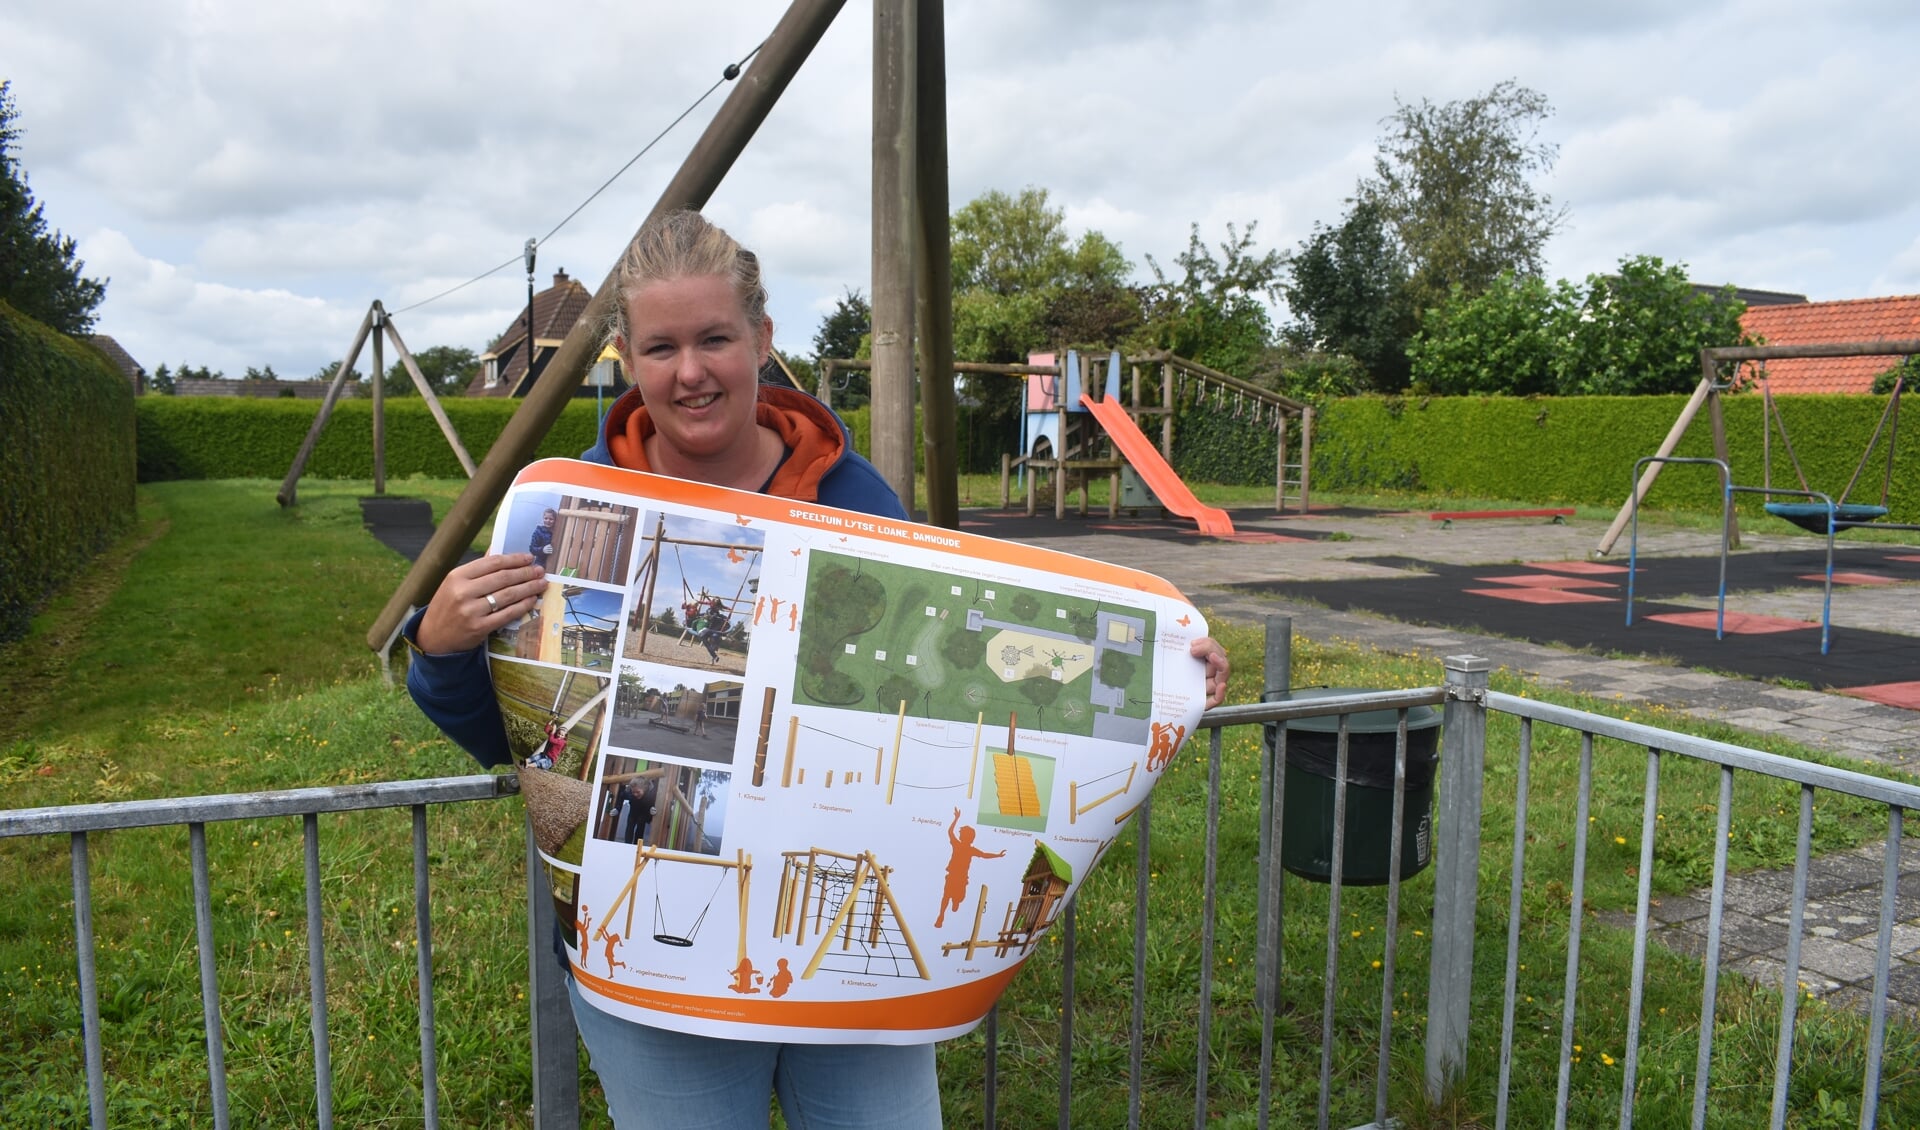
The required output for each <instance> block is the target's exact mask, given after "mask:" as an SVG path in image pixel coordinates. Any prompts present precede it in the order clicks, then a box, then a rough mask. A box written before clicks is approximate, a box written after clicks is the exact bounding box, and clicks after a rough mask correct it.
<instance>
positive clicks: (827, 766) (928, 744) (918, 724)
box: [753, 688, 986, 804]
mask: <svg viewBox="0 0 1920 1130" xmlns="http://www.w3.org/2000/svg"><path fill="white" fill-rule="evenodd" d="M765 699H766V700H765V703H764V704H763V708H762V714H761V718H760V732H759V735H758V737H757V739H756V741H755V744H754V755H753V783H754V784H755V785H763V784H765V783H766V765H767V757H768V754H769V752H770V748H769V747H770V746H771V745H772V737H773V701H774V692H773V690H772V688H769V689H768V690H767V691H766V696H765ZM908 721H909V719H908V717H907V703H906V701H905V700H902V701H901V703H900V708H899V710H898V712H897V713H896V714H895V715H894V720H893V740H892V742H891V743H890V744H886V745H874V746H868V745H866V744H865V743H864V742H862V741H860V740H859V739H857V738H852V737H849V736H847V735H846V734H844V733H838V732H835V731H832V730H827V729H824V728H822V727H819V726H813V725H809V724H807V723H805V722H802V721H801V719H800V716H799V715H798V714H790V715H788V716H787V738H786V752H785V755H784V756H783V757H782V759H781V764H780V787H781V788H783V789H790V788H794V787H797V786H800V785H804V784H806V782H807V766H806V765H805V764H803V763H802V758H803V756H804V757H805V759H807V760H810V761H814V762H816V763H824V764H816V765H815V775H814V779H815V781H816V782H818V783H819V784H820V785H821V787H823V788H832V787H833V783H834V781H835V780H836V779H838V780H839V781H840V782H841V783H842V784H843V785H847V784H866V783H871V784H872V785H873V786H875V787H876V788H880V787H884V789H885V790H886V792H885V800H886V803H887V804H892V803H893V800H894V794H895V790H897V789H901V788H907V789H923V790H931V791H941V790H946V789H958V788H962V787H964V788H965V789H966V790H967V799H969V800H971V799H973V791H974V782H975V779H976V777H977V772H978V767H979V763H980V737H981V732H982V729H983V728H984V726H985V721H986V715H984V714H981V715H978V716H977V717H976V718H975V719H974V724H973V738H972V741H971V742H953V741H935V740H933V739H932V738H930V737H922V736H919V735H918V734H910V733H908V732H907V724H908ZM912 722H913V725H914V727H915V728H916V729H920V728H923V727H925V726H926V723H925V722H924V721H922V720H921V719H918V718H915V719H912ZM950 727H951V724H950V723H947V724H942V725H940V727H939V729H940V731H941V732H942V733H945V732H946V731H947V730H949V729H950ZM802 731H805V733H806V735H807V736H806V738H805V739H804V742H803V739H802V737H801V733H802ZM802 744H804V745H805V746H806V747H807V748H806V753H805V754H804V755H803V754H802V752H801V746H802ZM909 745H911V746H913V747H916V749H926V750H931V751H933V753H932V757H933V758H934V759H935V760H939V759H942V758H945V757H948V756H950V755H949V754H945V753H942V752H941V751H944V750H960V749H965V750H968V751H969V752H968V753H967V776H966V779H965V780H964V781H961V780H954V781H948V780H946V779H945V778H936V779H935V780H932V781H927V780H918V781H916V780H911V779H909V780H904V781H903V780H901V779H900V763H901V757H902V752H903V750H905V749H906V747H907V746H909ZM868 749H872V750H873V776H872V778H871V781H870V782H869V779H868V777H867V771H866V766H865V757H866V751H867V750H868ZM855 750H857V751H859V752H858V753H854V752H852V751H855ZM855 757H857V758H859V759H860V760H859V762H858V763H857V764H856V763H855V762H853V761H852V759H853V758H855ZM915 760H916V763H917V762H918V759H917V758H916V759H915ZM912 768H914V767H910V771H911V770H912ZM936 772H937V770H936Z"/></svg>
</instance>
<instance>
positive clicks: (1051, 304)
mask: <svg viewBox="0 0 1920 1130" xmlns="http://www.w3.org/2000/svg"><path fill="white" fill-rule="evenodd" d="M952 233H953V236H952V238H953V292H954V310H953V320H954V355H955V356H956V357H959V358H961V359H963V360H968V361H1003V362H1004V361H1024V360H1026V356H1027V354H1028V353H1030V352H1032V351H1034V350H1037V349H1045V348H1047V347H1048V346H1050V345H1053V344H1055V343H1056V342H1057V341H1058V340H1060V339H1061V338H1062V337H1063V336H1065V337H1066V339H1067V340H1071V341H1074V342H1076V343H1080V344H1101V345H1105V344H1110V343H1113V342H1117V341H1118V340H1119V339H1120V338H1121V337H1122V336H1124V335H1125V333H1126V332H1127V331H1128V330H1129V329H1131V328H1132V324H1133V323H1136V322H1137V321H1138V318H1139V316H1138V304H1137V302H1130V301H1129V299H1128V298H1127V297H1126V296H1127V295H1129V294H1130V293H1131V291H1130V289H1129V288H1128V286H1127V282H1126V280H1127V276H1128V274H1129V273H1130V272H1131V271H1132V264H1130V263H1128V262H1127V258H1126V256H1125V255H1124V254H1123V253H1122V252H1121V250H1120V248H1119V246H1118V245H1117V244H1115V243H1113V242H1112V241H1111V240H1109V239H1107V237H1106V236H1104V235H1102V234H1100V233H1099V232H1097V231H1089V232H1087V233H1085V234H1084V235H1082V236H1081V237H1080V238H1079V240H1078V241H1069V240H1068V239H1067V232H1066V213H1065V212H1064V211H1063V210H1061V209H1059V208H1055V207H1053V206H1051V205H1050V204H1049V203H1048V199H1047V190H1046V189H1044V188H1034V187H1028V188H1025V189H1022V190H1021V191H1020V194H1019V195H1018V196H1009V195H1007V194H1006V193H1004V192H1001V191H999V190H997V189H995V190H991V191H988V192H986V193H984V194H982V195H981V196H978V197H976V198H974V199H973V200H970V201H968V202H967V203H966V204H964V205H962V206H961V207H960V209H959V210H958V211H956V212H955V213H954V214H953V218H952ZM1063 331H1070V332H1067V333H1065V334H1064V335H1063ZM1001 383H1006V382H1001Z"/></svg>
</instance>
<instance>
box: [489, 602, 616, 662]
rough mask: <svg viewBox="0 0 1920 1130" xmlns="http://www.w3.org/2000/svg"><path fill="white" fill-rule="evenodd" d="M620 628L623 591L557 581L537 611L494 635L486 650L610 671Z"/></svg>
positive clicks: (514, 656) (535, 606)
mask: <svg viewBox="0 0 1920 1130" xmlns="http://www.w3.org/2000/svg"><path fill="white" fill-rule="evenodd" d="M619 626H620V594H619V593H618V592H609V591H606V590H604V589H590V588H586V587H584V586H581V585H570V584H564V583H562V582H559V581H555V582H553V583H552V584H549V585H548V586H547V591H546V592H545V593H544V594H542V595H541V597H540V601H539V603H538V604H536V605H534V608H533V611H531V612H529V613H527V614H526V615H525V616H522V617H521V618H520V619H518V620H516V621H514V622H513V623H511V624H509V625H507V626H506V627H504V628H502V629H500V630H499V631H497V632H495V633H494V634H493V635H492V636H490V637H489V638H488V639H487V648H488V650H490V651H491V652H493V654H495V655H507V656H512V657H513V658H515V659H537V660H539V661H540V662H542V663H560V664H564V665H565V666H568V667H584V668H588V669H592V670H599V671H610V670H612V668H613V647H614V633H615V631H616V629H618V628H619Z"/></svg>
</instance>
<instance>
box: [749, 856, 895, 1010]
mask: <svg viewBox="0 0 1920 1130" xmlns="http://www.w3.org/2000/svg"><path fill="white" fill-rule="evenodd" d="M781 859H782V861H783V862H782V864H781V871H780V898H779V903H778V906H777V909H776V910H775V913H774V931H773V936H774V937H775V938H777V939H780V940H782V941H785V940H787V937H788V935H792V941H793V944H794V945H796V946H804V945H805V944H807V940H808V936H809V932H810V931H811V933H812V934H813V935H815V936H817V937H818V938H819V942H818V943H817V945H816V946H815V948H814V951H813V956H812V958H810V959H809V960H808V962H807V967H806V969H805V970H803V971H802V972H801V974H800V976H801V979H803V980H804V979H807V978H810V977H812V976H813V975H814V974H815V973H818V972H819V971H820V970H822V969H826V970H827V971H829V972H833V973H848V974H853V975H856V976H862V977H918V978H920V979H921V980H923V981H925V980H929V979H930V975H929V974H928V972H927V963H926V961H925V959H923V958H922V957H921V955H920V947H919V946H918V945H916V944H915V943H914V940H913V934H912V932H910V931H909V930H908V929H907V926H906V921H905V919H904V918H903V917H902V915H901V913H900V904H899V903H898V902H896V901H894V897H893V888H892V887H891V886H890V885H889V884H888V876H889V875H890V874H891V873H892V870H893V869H892V868H890V867H882V866H881V865H880V862H879V860H877V859H876V858H874V854H873V853H872V852H871V851H863V852H860V853H859V854H858V855H848V854H845V853H843V852H837V851H832V850H829V849H827V848H821V847H814V848H808V849H807V850H806V851H789V852H782V853H781Z"/></svg>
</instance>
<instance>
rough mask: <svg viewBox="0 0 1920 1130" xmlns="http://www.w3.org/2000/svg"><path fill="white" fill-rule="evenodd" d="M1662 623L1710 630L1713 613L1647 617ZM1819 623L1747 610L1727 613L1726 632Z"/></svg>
mask: <svg viewBox="0 0 1920 1130" xmlns="http://www.w3.org/2000/svg"><path fill="white" fill-rule="evenodd" d="M1647 619H1649V620H1658V621H1660V622H1661V623H1662V624H1676V625H1678V626H1680V627H1682V628H1705V629H1706V630H1707V631H1709V632H1711V631H1713V628H1714V621H1715V619H1716V617H1715V614H1714V613H1713V611H1712V610H1711V609H1709V610H1707V611H1703V612H1662V613H1659V614H1658V615H1655V616H1649V617H1647ZM1819 626H1820V625H1819V624H1817V623H1815V622H1814V621H1812V620H1789V619H1787V618H1785V617H1784V616H1755V615H1753V614H1752V613H1748V612H1729V613H1727V627H1726V630H1727V634H1728V635H1733V636H1764V635H1768V634H1771V633H1773V632H1799V631H1804V630H1806V629H1808V628H1818V627H1819Z"/></svg>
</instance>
